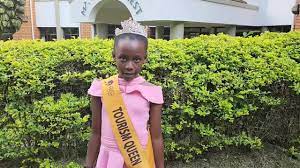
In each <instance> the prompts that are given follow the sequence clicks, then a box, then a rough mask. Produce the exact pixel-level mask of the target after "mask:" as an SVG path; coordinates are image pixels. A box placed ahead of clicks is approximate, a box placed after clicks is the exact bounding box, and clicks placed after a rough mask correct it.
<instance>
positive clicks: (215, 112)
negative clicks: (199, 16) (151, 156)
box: [0, 32, 300, 165]
mask: <svg viewBox="0 0 300 168" xmlns="http://www.w3.org/2000/svg"><path fill="white" fill-rule="evenodd" d="M112 44H113V42H112V41H111V40H100V39H95V40H65V41H58V42H40V41H8V42H0V59H1V62H0V89H1V92H0V115H1V130H0V142H1V143H0V159H2V160H15V161H18V162H19V163H20V164H21V162H22V164H24V165H26V164H31V165H32V164H40V162H39V161H38V160H37V159H36V158H38V159H47V158H50V159H51V160H56V159H58V158H63V159H68V158H74V157H83V156H84V155H85V151H86V143H87V141H88V137H89V133H90V129H89V124H90V117H89V116H90V110H89V99H88V96H87V93H86V92H87V89H88V88H89V85H90V83H91V81H92V80H93V79H94V78H106V77H108V76H110V75H113V74H115V73H116V72H117V71H116V69H115V67H114V65H113V59H112V56H111V51H112ZM299 44H300V34H299V33H296V32H291V33H285V34H278V33H266V34H264V35H262V36H259V37H249V38H236V37H229V36H226V35H218V36H215V35H211V36H200V37H197V38H193V39H185V40H173V41H164V40H150V44H149V56H148V63H147V64H146V65H145V66H144V70H143V72H142V76H144V77H145V78H146V79H147V80H149V81H150V82H152V83H154V84H157V85H161V86H162V87H163V91H164V99H165V104H164V109H163V134H164V140H165V149H166V150H165V153H166V157H167V159H169V160H173V159H182V160H185V161H189V160H192V159H193V158H195V157H198V156H200V155H201V154H203V153H204V152H206V151H211V150H219V149H223V148H227V147H238V148H244V149H259V148H261V147H262V146H263V143H264V142H269V143H275V144H279V145H282V146H284V147H286V148H289V147H290V146H291V145H292V143H293V142H292V141H293V140H294V139H296V138H297V137H299V134H300V129H299V127H297V125H299V122H300V119H299V116H300V115H299V112H300V110H299V108H300V106H299V104H300V97H299V93H300V64H299V62H300V45H299Z"/></svg>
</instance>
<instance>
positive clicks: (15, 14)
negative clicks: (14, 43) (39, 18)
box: [0, 0, 25, 40]
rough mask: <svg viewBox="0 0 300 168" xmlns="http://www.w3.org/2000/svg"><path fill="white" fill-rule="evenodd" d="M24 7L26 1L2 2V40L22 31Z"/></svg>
mask: <svg viewBox="0 0 300 168" xmlns="http://www.w3.org/2000/svg"><path fill="white" fill-rule="evenodd" d="M24 5H25V0H0V40H1V39H3V38H4V39H5V36H7V34H10V35H12V34H14V33H15V32H16V31H18V30H19V29H20V27H21V24H22V18H23V16H24Z"/></svg>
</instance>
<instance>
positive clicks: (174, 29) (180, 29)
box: [170, 22, 184, 40]
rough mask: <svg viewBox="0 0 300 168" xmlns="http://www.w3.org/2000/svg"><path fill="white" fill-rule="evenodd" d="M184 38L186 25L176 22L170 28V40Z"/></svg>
mask: <svg viewBox="0 0 300 168" xmlns="http://www.w3.org/2000/svg"><path fill="white" fill-rule="evenodd" d="M183 37H184V23H183V22H175V23H173V24H171V26H170V40H173V39H183Z"/></svg>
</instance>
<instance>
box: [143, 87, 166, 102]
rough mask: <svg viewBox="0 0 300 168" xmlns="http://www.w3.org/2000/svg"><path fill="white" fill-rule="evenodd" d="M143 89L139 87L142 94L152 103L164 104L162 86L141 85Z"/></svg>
mask: <svg viewBox="0 0 300 168" xmlns="http://www.w3.org/2000/svg"><path fill="white" fill-rule="evenodd" d="M140 87H141V89H139V91H140V93H141V94H142V96H143V97H144V98H145V99H147V100H148V101H149V102H151V103H155V104H163V103H164V99H163V92H162V88H161V87H160V86H143V85H140Z"/></svg>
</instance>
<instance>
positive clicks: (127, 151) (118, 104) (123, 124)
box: [102, 76, 154, 168]
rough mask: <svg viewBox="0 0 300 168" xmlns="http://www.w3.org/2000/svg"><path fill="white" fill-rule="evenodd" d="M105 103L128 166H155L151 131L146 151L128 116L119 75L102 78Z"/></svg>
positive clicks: (129, 167)
mask: <svg viewBox="0 0 300 168" xmlns="http://www.w3.org/2000/svg"><path fill="white" fill-rule="evenodd" d="M102 92H103V100H102V102H103V105H104V107H105V109H106V111H107V113H108V116H109V117H108V118H109V120H110V122H111V125H112V130H113V133H114V135H115V138H116V141H117V143H118V146H119V149H120V151H121V154H122V156H123V158H124V161H125V164H126V166H127V167H128V168H153V167H154V157H153V149H152V142H151V136H150V131H149V137H148V144H147V149H146V151H145V150H143V148H142V146H141V144H140V142H139V139H138V137H137V135H136V132H135V129H134V127H133V125H132V123H131V120H130V118H129V116H128V113H127V109H126V106H125V104H124V102H123V99H122V95H121V92H120V88H119V84H118V76H112V77H110V78H108V79H105V80H102Z"/></svg>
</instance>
